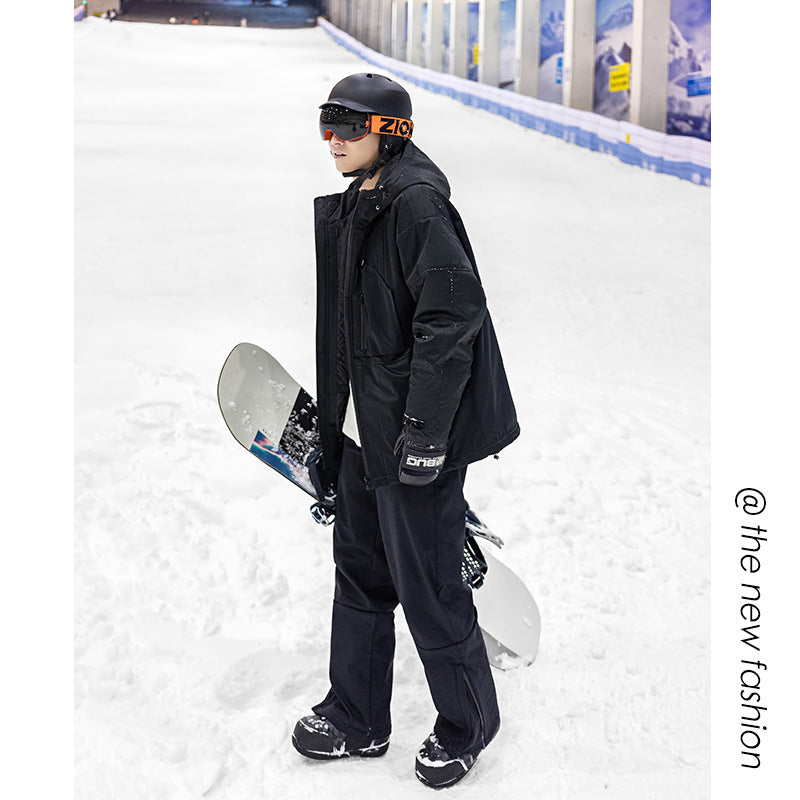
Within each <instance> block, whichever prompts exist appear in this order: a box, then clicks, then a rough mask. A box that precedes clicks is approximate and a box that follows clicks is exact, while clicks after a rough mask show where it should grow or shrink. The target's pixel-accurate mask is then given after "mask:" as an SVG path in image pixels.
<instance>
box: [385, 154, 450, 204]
mask: <svg viewBox="0 0 800 800" xmlns="http://www.w3.org/2000/svg"><path fill="white" fill-rule="evenodd" d="M419 183H425V184H428V185H429V186H432V187H433V188H434V189H435V190H436V191H437V192H438V193H439V194H440V195H441V196H442V197H444V198H445V200H449V199H450V184H449V183H448V182H447V178H446V177H445V175H444V173H443V172H442V171H441V170H440V169H439V167H437V166H436V164H434V163H433V161H431V160H430V159H429V158H428V156H426V155H425V153H423V152H422V150H420V149H419V147H417V146H416V145H415V144H414V142H412V141H408V142H406V146H405V147H404V148H403V150H402V152H400V153H398V154H397V155H396V156H394V157H393V158H391V159H390V160H389V162H388V163H387V164H386V166H385V167H384V168H383V172H382V173H381V177H380V181H379V184H380V187H381V191H382V192H383V193H384V197H385V198H386V199H387V200H388V201H389V202H391V201H392V200H394V199H395V198H396V197H397V196H398V195H399V194H400V193H401V192H402V191H404V190H405V189H407V188H408V187H409V186H414V185H415V184H419Z"/></svg>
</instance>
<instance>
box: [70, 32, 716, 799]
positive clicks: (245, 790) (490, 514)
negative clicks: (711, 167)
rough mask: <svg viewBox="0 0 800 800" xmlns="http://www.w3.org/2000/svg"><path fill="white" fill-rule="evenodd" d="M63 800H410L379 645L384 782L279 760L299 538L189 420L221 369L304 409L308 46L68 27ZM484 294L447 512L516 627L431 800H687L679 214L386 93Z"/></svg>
mask: <svg viewBox="0 0 800 800" xmlns="http://www.w3.org/2000/svg"><path fill="white" fill-rule="evenodd" d="M74 29H75V30H74V35H75V53H76V69H75V75H76V107H75V118H76V148H77V151H76V152H77V154H76V162H75V171H76V203H75V210H76V262H75V263H76V269H75V281H76V299H75V319H76V331H75V357H76V366H75V379H76V401H75V407H76V444H75V457H76V511H75V522H76V528H75V542H76V551H75V570H76V572H75V576H76V577H75V598H76V611H75V613H76V617H75V637H76V641H75V725H76V756H75V757H76V762H75V779H76V797H79V798H80V799H81V800H111V799H112V798H113V799H114V800H190V799H192V798H201V797H206V798H226V800H239V799H240V798H241V799H242V800H243V799H244V798H247V799H248V800H254V799H255V798H268V799H269V800H273V799H274V800H284V798H289V799H292V798H306V797H326V798H334V800H338V798H348V800H367V798H372V797H375V796H380V797H382V798H386V800H390V799H391V800H394V798H411V797H423V796H425V794H426V792H427V793H428V796H430V790H428V789H426V788H425V787H423V786H422V785H421V784H420V783H419V782H418V781H417V779H416V778H415V777H414V773H413V760H414V755H415V751H416V748H417V747H418V745H419V743H420V742H421V741H422V739H423V738H424V737H425V736H426V735H427V733H428V732H429V730H430V727H431V724H432V722H433V719H434V709H433V707H432V704H431V702H430V699H429V697H428V695H427V691H426V687H425V682H424V676H423V673H422V669H421V667H420V666H419V664H418V661H417V657H416V653H415V651H414V648H413V645H412V642H411V639H410V636H409V634H408V632H407V629H406V628H405V624H404V622H403V619H402V614H398V625H399V627H400V630H399V635H398V648H397V662H396V679H395V684H396V688H395V698H394V703H393V718H394V726H395V729H394V733H393V738H392V746H391V748H390V750H389V752H388V754H387V755H386V757H385V758H383V759H379V760H376V761H369V762H348V763H335V764H325V763H312V762H308V761H305V760H304V759H302V758H301V757H300V756H299V755H297V754H296V753H295V752H294V750H293V749H292V747H291V744H290V742H289V734H290V732H291V728H292V726H293V724H294V721H295V720H296V718H297V717H298V716H300V715H302V714H303V713H306V712H307V710H308V708H309V706H310V705H311V704H312V703H313V702H315V701H317V700H318V699H319V698H320V697H321V696H322V695H323V694H324V692H325V691H326V689H327V680H326V672H327V663H326V662H327V643H328V630H329V614H330V602H331V592H332V585H333V574H332V562H331V557H330V548H329V537H330V534H329V532H327V531H326V530H324V529H322V528H320V527H319V526H317V525H315V524H314V523H313V522H312V520H311V518H310V516H309V515H308V512H307V503H306V502H305V501H304V499H303V497H302V496H300V495H299V494H298V493H297V491H296V490H295V489H294V488H293V487H291V486H290V485H289V484H288V483H287V482H285V481H282V480H280V479H278V478H277V477H276V476H275V475H273V474H272V473H270V472H268V470H267V469H266V468H265V467H263V466H262V465H261V464H259V463H258V462H257V461H256V459H255V458H252V457H251V456H249V455H247V454H246V453H245V452H244V451H243V450H242V448H241V447H240V446H239V445H238V444H236V443H235V442H234V441H233V439H232V438H231V436H230V435H229V433H228V432H227V430H226V428H225V426H224V424H223V422H222V418H221V416H220V414H219V411H218V409H217V406H216V402H215V389H216V378H217V374H218V370H219V367H220V366H221V364H222V362H223V360H224V358H225V356H226V355H227V353H228V351H229V350H230V348H231V347H232V346H233V345H234V344H236V343H237V342H240V341H253V342H257V343H259V344H261V345H263V346H266V347H268V348H269V349H270V350H271V351H272V352H273V353H275V354H276V355H277V356H278V357H279V359H280V360H281V361H283V362H284V363H285V364H286V365H287V366H288V367H289V368H290V369H291V370H292V371H293V372H294V373H295V374H296V375H297V377H298V378H299V379H300V380H301V381H302V382H303V383H305V384H306V385H308V386H310V387H313V385H314V383H313V375H314V370H313V352H314V345H313V334H314V321H313V311H314V274H313V273H314V268H313V242H312V216H311V214H312V198H313V197H314V196H315V195H318V194H323V193H327V192H331V191H336V190H339V189H341V188H342V187H343V185H344V184H343V181H342V178H341V177H340V176H339V175H338V173H336V171H335V169H334V168H333V165H332V164H331V163H329V157H328V155H327V148H326V147H325V146H324V145H323V144H322V143H321V142H320V140H319V137H318V133H317V124H316V117H317V112H316V109H317V106H318V105H319V103H320V102H321V101H322V100H323V99H324V98H325V97H326V96H327V92H328V90H329V88H330V86H331V85H332V84H333V83H334V82H335V81H336V80H338V79H339V78H340V77H342V76H344V75H346V74H349V73H352V72H358V71H367V70H368V69H369V68H368V67H365V65H364V63H363V62H360V61H359V60H358V59H357V58H356V57H355V56H353V55H351V54H350V53H348V52H347V51H345V50H344V49H342V48H340V47H338V46H337V45H335V44H333V43H332V42H331V41H330V40H329V39H328V38H327V37H326V35H325V34H324V33H323V32H322V31H320V30H318V29H307V30H295V31H275V30H267V29H254V28H251V29H237V28H214V27H200V28H197V27H190V26H180V27H172V26H165V25H150V24H144V23H122V22H119V21H117V22H115V23H107V22H105V21H103V20H96V19H88V20H86V21H85V22H82V23H80V24H77V25H75V26H74ZM409 90H410V92H411V94H412V98H413V101H414V107H415V121H416V128H415V141H416V142H417V143H418V144H419V145H420V146H421V147H422V149H423V150H425V151H426V152H427V153H429V155H431V156H432V157H433V158H434V160H436V161H437V162H438V163H439V164H440V165H441V166H442V168H443V169H444V171H445V172H446V173H447V175H448V177H449V178H450V182H451V185H452V187H453V199H454V202H455V204H456V206H457V207H458V208H459V210H460V211H461V213H462V216H463V217H464V220H465V222H466V225H467V229H468V231H469V233H470V236H471V239H472V242H473V245H474V248H475V251H476V254H477V257H478V262H479V265H480V267H481V272H482V277H483V281H484V284H485V287H486V292H487V295H488V299H489V304H490V308H491V309H492V314H493V317H494V320H495V324H496V327H497V330H498V336H499V338H500V343H501V347H502V349H503V353H504V358H505V361H506V367H507V371H508V374H509V377H510V381H511V384H512V389H513V391H514V393H515V398H516V402H517V406H518V412H519V417H520V422H521V425H522V428H523V435H522V437H521V438H520V440H518V442H516V443H515V444H514V445H512V446H511V447H510V448H509V449H508V450H507V451H506V452H505V453H504V454H503V456H502V457H501V459H500V460H499V461H495V460H489V461H488V462H483V463H481V464H479V465H476V466H475V467H474V468H472V470H471V472H470V475H469V477H468V479H467V495H468V497H469V499H470V502H471V504H472V505H473V506H474V507H475V508H476V509H477V510H478V511H479V512H480V513H481V515H482V516H483V517H484V518H485V520H486V521H487V522H488V523H489V524H490V525H491V527H492V528H493V529H494V530H495V531H496V532H498V533H499V534H500V535H501V536H502V537H503V538H504V539H505V540H506V547H505V548H504V550H503V551H501V553H500V558H501V559H502V560H504V561H505V562H506V563H508V564H509V565H512V566H513V567H514V569H515V570H516V571H517V572H518V573H519V574H520V575H522V576H523V577H524V578H525V579H526V581H527V582H528V584H529V586H530V587H531V589H532V591H533V593H534V595H535V596H536V599H537V601H538V603H539V606H540V609H541V612H542V621H543V631H542V641H541V646H540V651H539V655H538V658H537V660H536V662H535V664H534V665H533V666H531V667H529V668H526V669H522V670H515V671H510V672H504V673H498V672H495V673H494V675H495V680H496V683H497V689H498V695H499V699H500V704H501V711H502V713H503V726H502V729H501V732H500V735H499V737H498V738H497V740H496V741H495V743H493V744H492V745H491V747H490V748H489V749H488V750H487V751H486V753H485V754H484V755H483V756H482V757H481V759H480V760H479V762H478V764H477V766H476V767H475V769H474V771H473V773H472V774H471V775H470V776H469V777H468V778H467V779H466V780H465V781H464V782H463V783H462V784H460V785H459V786H458V787H454V788H453V789H452V790H446V791H445V792H444V794H446V795H451V794H452V795H453V796H459V797H461V798H465V800H466V798H473V799H474V800H477V798H485V797H487V796H489V795H490V794H491V796H493V797H495V798H498V800H516V799H517V798H520V799H521V798H530V797H535V798H537V799H538V800H556V798H558V799H559V800H562V799H563V800H567V799H568V800H596V798H601V797H602V798H609V799H613V800H621V799H622V798H625V799H626V800H627V799H628V798H630V799H631V800H634V799H635V800H674V799H675V798H681V800H694V799H695V798H697V799H698V800H699V799H700V798H705V797H707V796H708V791H709V787H708V764H709V758H710V755H709V738H708V734H709V725H708V712H709V687H708V667H709V652H708V640H709V626H708V620H709V597H708V587H709V580H708V576H709V560H708V556H709V544H708V531H709V510H708V509H709V352H710V344H709V263H708V262H709V234H708V230H709V192H708V190H707V189H705V188H702V187H697V186H694V185H692V184H691V183H689V182H686V181H680V180H678V179H676V178H672V177H669V176H665V175H660V174H655V173H650V172H647V171H645V170H641V169H636V168H633V167H629V166H626V165H624V164H622V163H620V162H619V161H618V160H617V159H615V158H613V157H611V156H603V155H600V154H597V153H592V152H590V151H588V150H584V149H580V148H578V147H575V146H571V145H568V144H565V143H564V142H561V141H559V140H556V139H554V138H552V137H547V136H543V135H540V134H537V133H536V132H534V131H531V130H527V129H524V128H521V127H517V126H515V125H514V124H512V123H510V122H508V121H506V120H503V119H500V118H497V117H494V116H491V115H490V114H487V113H485V112H482V111H479V110H476V109H472V108H469V107H466V106H463V105H460V104H458V103H457V102H455V101H453V100H449V99H446V98H443V97H441V96H438V95H433V94H428V93H426V92H424V91H422V90H419V89H416V88H415V87H409Z"/></svg>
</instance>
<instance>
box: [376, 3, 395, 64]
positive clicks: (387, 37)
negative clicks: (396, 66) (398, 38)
mask: <svg viewBox="0 0 800 800" xmlns="http://www.w3.org/2000/svg"><path fill="white" fill-rule="evenodd" d="M378 50H380V52H381V53H383V55H385V56H391V55H392V0H380V21H379V23H378Z"/></svg>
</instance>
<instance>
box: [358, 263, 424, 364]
mask: <svg viewBox="0 0 800 800" xmlns="http://www.w3.org/2000/svg"><path fill="white" fill-rule="evenodd" d="M354 300H355V309H354V314H353V316H354V319H355V320H357V321H356V324H355V327H356V329H357V330H355V331H354V334H355V335H354V342H353V344H354V345H355V348H356V352H357V353H358V354H359V355H360V356H362V357H367V358H375V357H380V358H386V357H388V356H392V357H396V356H399V355H400V354H401V353H403V352H405V351H406V350H407V349H408V346H409V342H407V341H406V337H404V335H403V326H402V324H401V321H400V319H399V317H398V314H397V308H396V306H395V302H394V295H393V294H392V290H391V289H390V288H389V286H387V285H386V283H385V282H384V280H383V279H382V278H381V276H380V275H379V274H378V273H377V271H375V270H373V269H371V268H370V267H369V266H368V265H365V266H364V268H363V270H362V272H361V287H360V290H359V291H358V293H357V294H356V296H355V298H354ZM408 327H409V329H410V324H409V325H408ZM409 338H410V334H409Z"/></svg>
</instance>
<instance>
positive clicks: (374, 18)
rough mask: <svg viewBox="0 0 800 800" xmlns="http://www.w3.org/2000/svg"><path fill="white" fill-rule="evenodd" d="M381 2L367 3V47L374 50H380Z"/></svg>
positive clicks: (369, 0) (370, 1)
mask: <svg viewBox="0 0 800 800" xmlns="http://www.w3.org/2000/svg"><path fill="white" fill-rule="evenodd" d="M380 4H381V0H368V2H367V8H366V13H367V31H368V33H367V42H366V44H367V47H371V48H372V49H373V50H379V49H380V24H381V10H380Z"/></svg>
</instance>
